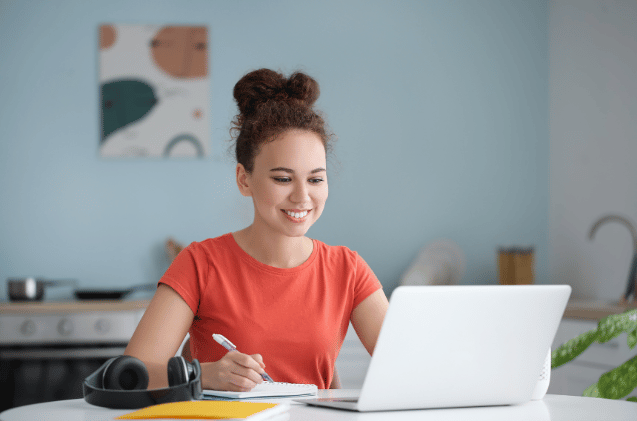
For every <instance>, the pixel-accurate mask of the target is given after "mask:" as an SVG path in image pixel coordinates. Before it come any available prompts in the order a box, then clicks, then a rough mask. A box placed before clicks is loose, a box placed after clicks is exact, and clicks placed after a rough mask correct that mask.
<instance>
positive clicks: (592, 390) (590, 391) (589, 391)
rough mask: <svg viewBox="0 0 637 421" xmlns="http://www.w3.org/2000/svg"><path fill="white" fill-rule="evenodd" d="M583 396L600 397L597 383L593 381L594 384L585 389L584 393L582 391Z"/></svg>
mask: <svg viewBox="0 0 637 421" xmlns="http://www.w3.org/2000/svg"><path fill="white" fill-rule="evenodd" d="M582 396H585V397H587V398H599V390H598V388H597V383H593V384H592V385H590V386H588V387H587V388H586V390H584V393H582Z"/></svg>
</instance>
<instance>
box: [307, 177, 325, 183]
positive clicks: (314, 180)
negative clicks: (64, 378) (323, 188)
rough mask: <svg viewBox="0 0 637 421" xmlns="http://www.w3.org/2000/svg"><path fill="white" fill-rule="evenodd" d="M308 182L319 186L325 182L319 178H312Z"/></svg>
mask: <svg viewBox="0 0 637 421" xmlns="http://www.w3.org/2000/svg"><path fill="white" fill-rule="evenodd" d="M308 181H309V182H310V183H312V184H319V183H322V182H323V181H324V180H323V179H322V178H320V177H319V178H310V179H309V180H308Z"/></svg>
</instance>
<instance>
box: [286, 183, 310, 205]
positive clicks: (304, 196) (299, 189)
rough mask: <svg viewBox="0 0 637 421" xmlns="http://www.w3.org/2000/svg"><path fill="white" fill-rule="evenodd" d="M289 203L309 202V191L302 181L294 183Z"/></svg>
mask: <svg viewBox="0 0 637 421" xmlns="http://www.w3.org/2000/svg"><path fill="white" fill-rule="evenodd" d="M290 201H291V202H292V203H308V202H309V201H310V191H309V188H308V186H307V185H306V184H305V182H304V180H298V181H297V182H295V183H294V188H293V189H292V192H291V193H290Z"/></svg>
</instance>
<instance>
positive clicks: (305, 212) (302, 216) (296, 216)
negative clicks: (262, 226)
mask: <svg viewBox="0 0 637 421" xmlns="http://www.w3.org/2000/svg"><path fill="white" fill-rule="evenodd" d="M285 213H287V214H288V215H290V216H292V217H294V218H297V219H298V218H305V215H307V211H303V212H300V213H299V212H290V211H285Z"/></svg>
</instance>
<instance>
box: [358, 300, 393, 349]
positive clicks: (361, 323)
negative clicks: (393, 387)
mask: <svg viewBox="0 0 637 421" xmlns="http://www.w3.org/2000/svg"><path fill="white" fill-rule="evenodd" d="M388 306H389V302H388V301H387V297H385V293H384V292H383V290H382V289H379V290H377V291H376V292H374V293H372V294H371V295H370V296H369V297H367V298H365V299H364V300H363V301H362V302H361V303H360V304H359V305H358V306H356V308H355V309H354V311H352V318H351V321H352V326H353V327H354V330H355V331H356V334H357V335H358V337H359V339H360V340H361V342H362V343H363V346H364V347H365V349H366V350H367V352H369V355H372V354H373V353H374V348H375V347H376V341H377V340H378V334H379V333H380V328H381V326H382V325H383V320H385V313H387V307H388Z"/></svg>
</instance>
